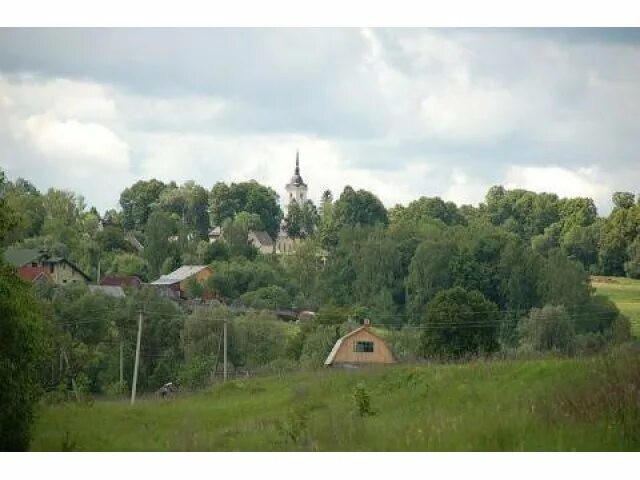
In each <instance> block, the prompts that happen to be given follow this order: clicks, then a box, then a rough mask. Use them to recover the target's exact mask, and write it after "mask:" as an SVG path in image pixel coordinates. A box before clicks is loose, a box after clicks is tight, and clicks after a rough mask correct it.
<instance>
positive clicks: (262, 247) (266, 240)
mask: <svg viewBox="0 0 640 480" xmlns="http://www.w3.org/2000/svg"><path fill="white" fill-rule="evenodd" d="M247 240H248V241H249V244H250V245H253V246H254V247H256V248H257V249H258V251H259V252H260V253H262V254H264V255H269V254H271V253H274V252H275V248H276V245H275V243H274V241H273V239H272V238H271V235H269V234H268V233H267V232H264V231H261V232H254V231H250V232H249V235H248V236H247Z"/></svg>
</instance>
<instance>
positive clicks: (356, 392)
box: [353, 382, 375, 417]
mask: <svg viewBox="0 0 640 480" xmlns="http://www.w3.org/2000/svg"><path fill="white" fill-rule="evenodd" d="M353 404H354V408H355V412H356V413H357V414H358V415H359V416H360V417H369V416H371V415H375V411H374V410H373V407H372V406H371V395H370V394H369V392H368V391H367V388H366V387H365V385H364V383H362V382H360V383H358V384H357V385H356V386H355V388H354V389H353Z"/></svg>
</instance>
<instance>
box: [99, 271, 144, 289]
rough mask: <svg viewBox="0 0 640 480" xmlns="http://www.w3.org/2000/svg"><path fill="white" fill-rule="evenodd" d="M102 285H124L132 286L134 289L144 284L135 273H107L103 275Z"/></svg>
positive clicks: (123, 286) (124, 286)
mask: <svg viewBox="0 0 640 480" xmlns="http://www.w3.org/2000/svg"><path fill="white" fill-rule="evenodd" d="M100 285H103V286H105V287H122V288H130V289H132V290H138V289H139V288H140V287H141V286H142V280H140V279H139V278H138V277H136V276H135V275H121V276H115V275H107V276H105V277H102V280H100Z"/></svg>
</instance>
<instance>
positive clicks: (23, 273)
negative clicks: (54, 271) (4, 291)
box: [16, 265, 52, 283]
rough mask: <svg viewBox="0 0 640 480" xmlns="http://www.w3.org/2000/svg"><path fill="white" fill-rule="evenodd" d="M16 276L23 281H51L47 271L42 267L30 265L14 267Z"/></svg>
mask: <svg viewBox="0 0 640 480" xmlns="http://www.w3.org/2000/svg"><path fill="white" fill-rule="evenodd" d="M16 273H17V274H18V276H19V277H20V278H21V279H22V280H24V281H25V282H31V283H35V282H51V281H52V280H51V275H49V274H48V273H47V271H46V270H45V268H44V267H32V266H30V265H25V266H22V267H19V268H17V269H16Z"/></svg>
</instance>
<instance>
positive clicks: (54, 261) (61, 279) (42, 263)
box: [4, 248, 91, 285]
mask: <svg viewBox="0 0 640 480" xmlns="http://www.w3.org/2000/svg"><path fill="white" fill-rule="evenodd" d="M4 256H5V260H7V262H9V263H10V264H11V265H13V266H14V267H15V268H16V271H18V270H19V269H21V268H23V267H39V268H42V269H43V271H44V272H46V273H47V274H48V276H49V278H50V279H51V280H52V281H53V282H54V283H56V284H58V285H66V284H70V283H89V282H90V281H91V280H90V278H89V277H88V276H87V275H86V274H85V273H84V272H83V271H82V270H80V268H78V266H77V265H75V264H74V263H72V262H70V261H69V260H68V259H66V258H64V257H56V256H53V255H51V254H50V253H49V252H47V251H45V250H35V249H30V248H8V249H7V250H6V251H5V254H4Z"/></svg>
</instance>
